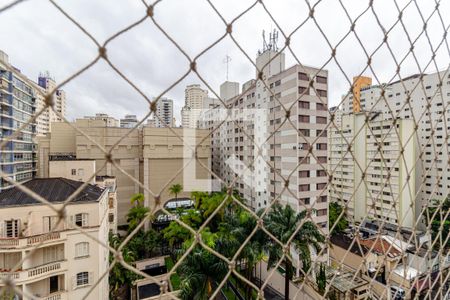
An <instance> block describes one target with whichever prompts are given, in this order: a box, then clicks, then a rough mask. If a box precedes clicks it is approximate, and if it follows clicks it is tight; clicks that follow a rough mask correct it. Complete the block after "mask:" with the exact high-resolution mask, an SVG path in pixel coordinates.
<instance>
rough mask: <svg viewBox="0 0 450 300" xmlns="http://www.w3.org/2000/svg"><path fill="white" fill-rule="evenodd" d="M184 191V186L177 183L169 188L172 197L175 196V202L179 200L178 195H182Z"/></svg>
mask: <svg viewBox="0 0 450 300" xmlns="http://www.w3.org/2000/svg"><path fill="white" fill-rule="evenodd" d="M182 190H183V186H182V185H181V184H179V183H176V184H174V185H172V186H171V187H170V188H169V193H170V194H171V195H175V200H176V199H177V198H178V194H179V193H181V191H182Z"/></svg>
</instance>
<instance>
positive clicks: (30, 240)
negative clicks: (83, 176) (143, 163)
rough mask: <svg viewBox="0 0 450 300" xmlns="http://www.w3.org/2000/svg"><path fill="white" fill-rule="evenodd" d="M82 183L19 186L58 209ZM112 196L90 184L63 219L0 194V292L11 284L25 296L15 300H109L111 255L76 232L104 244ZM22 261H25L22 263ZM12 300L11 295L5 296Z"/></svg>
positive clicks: (17, 193) (21, 196)
mask: <svg viewBox="0 0 450 300" xmlns="http://www.w3.org/2000/svg"><path fill="white" fill-rule="evenodd" d="M82 184H83V182H79V181H73V180H69V179H65V178H45V179H33V180H30V181H28V182H26V183H24V184H23V185H24V186H25V187H26V188H28V189H30V190H31V191H33V192H34V193H36V194H38V195H39V196H41V197H43V198H44V199H45V200H47V201H48V202H50V203H51V204H52V205H53V206H54V207H55V208H56V209H60V208H61V207H62V206H63V202H64V201H65V200H66V199H67V198H68V197H69V196H70V195H71V194H72V193H74V192H75V191H76V190H77V188H79V187H80V186H81V185H82ZM109 193H110V190H109V189H107V188H102V187H99V186H96V185H92V184H89V185H87V186H86V187H85V188H84V190H83V191H82V192H81V193H79V194H78V195H77V196H76V197H75V198H74V199H73V200H72V201H71V202H70V203H69V204H68V205H67V206H66V211H65V213H66V216H67V217H66V218H65V219H64V220H62V221H59V220H58V217H57V213H56V212H55V211H54V210H53V209H51V208H49V207H48V206H46V205H43V204H42V203H41V202H38V201H37V200H36V199H34V198H32V197H30V196H29V195H28V194H26V193H24V192H22V191H21V190H19V189H18V188H15V187H14V188H11V189H8V190H6V191H3V192H1V193H0V211H1V213H0V226H1V227H0V229H1V230H0V234H1V239H0V258H1V259H0V264H1V266H0V286H2V285H4V282H3V280H2V279H5V278H10V279H13V280H14V283H15V285H16V287H17V288H18V289H20V290H21V291H22V292H23V296H20V295H17V296H16V297H17V298H14V299H46V300H55V299H82V298H83V296H85V294H86V293H87V292H88V291H89V289H90V288H91V287H92V286H93V285H94V284H97V285H96V287H95V288H94V289H93V291H92V292H91V294H90V295H89V296H88V298H87V299H108V276H106V277H104V278H103V279H102V280H100V282H98V283H96V282H97V281H98V280H99V278H100V277H101V276H102V274H103V273H104V272H106V271H107V270H108V266H109V260H108V256H109V251H108V249H106V248H104V247H103V246H101V245H100V244H99V243H97V242H96V241H94V240H92V239H90V238H89V237H88V236H86V235H85V234H82V233H81V232H79V231H78V230H76V229H75V227H74V226H75V225H76V226H79V227H82V228H83V229H84V230H85V231H86V232H87V234H88V235H90V236H92V237H93V238H96V239H99V240H101V241H104V242H105V243H106V242H107V241H108V232H109V230H110V227H109V222H108V213H109V208H108V203H109ZM25 257H27V259H25V260H23V261H22V259H24V258H25ZM7 293H10V296H11V297H13V296H14V291H13V290H7Z"/></svg>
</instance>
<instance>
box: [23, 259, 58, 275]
mask: <svg viewBox="0 0 450 300" xmlns="http://www.w3.org/2000/svg"><path fill="white" fill-rule="evenodd" d="M62 263H63V261H59V262H55V263H49V264H46V265H43V266H40V267H35V268H32V269H30V270H28V278H33V277H37V276H40V275H45V274H47V273H50V272H52V271H56V270H60V269H61V266H62Z"/></svg>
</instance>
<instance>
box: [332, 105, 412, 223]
mask: <svg viewBox="0 0 450 300" xmlns="http://www.w3.org/2000/svg"><path fill="white" fill-rule="evenodd" d="M366 120H368V118H367V116H366V114H365V113H363V112H361V113H352V114H345V115H343V116H342V120H341V122H340V125H339V126H338V127H331V128H330V129H329V130H328V132H329V134H328V138H329V141H328V145H329V153H328V156H329V165H328V167H329V172H330V174H333V177H332V180H331V182H330V185H329V191H328V197H329V200H330V201H334V202H338V203H340V204H341V205H342V206H343V207H346V214H347V218H348V219H349V220H351V221H352V222H357V223H362V222H363V221H364V220H370V219H377V220H379V221H384V222H386V223H389V224H394V225H398V226H400V227H406V228H413V226H414V223H415V220H416V219H417V217H418V214H419V213H420V207H419V208H417V209H416V203H415V202H416V201H415V195H416V191H417V187H418V184H419V183H418V182H416V180H417V179H418V178H417V177H416V176H417V174H418V173H419V170H418V169H416V168H415V162H416V160H417V148H418V145H417V140H416V136H415V134H414V121H413V120H407V119H397V120H396V122H395V124H393V123H392V121H388V120H385V119H383V118H380V116H379V114H377V113H375V112H373V113H371V114H369V121H368V122H366ZM393 126H395V128H393ZM349 149H351V150H350V151H349Z"/></svg>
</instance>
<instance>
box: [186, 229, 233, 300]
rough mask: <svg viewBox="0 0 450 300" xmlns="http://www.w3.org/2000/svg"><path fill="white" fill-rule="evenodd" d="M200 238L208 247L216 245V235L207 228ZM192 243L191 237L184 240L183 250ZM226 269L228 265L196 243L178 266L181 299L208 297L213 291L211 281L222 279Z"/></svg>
mask: <svg viewBox="0 0 450 300" xmlns="http://www.w3.org/2000/svg"><path fill="white" fill-rule="evenodd" d="M201 238H202V240H203V242H204V243H205V244H206V245H207V246H208V247H210V248H213V249H214V248H215V247H216V241H217V238H218V235H217V233H212V232H210V230H209V228H205V229H204V230H203V231H202V232H201ZM192 243H193V239H192V238H191V239H189V240H187V241H185V242H184V244H183V250H184V251H186V250H187V249H188V248H189V247H190V246H191V245H192ZM180 255H182V253H180ZM227 270H228V266H227V264H226V263H225V262H224V261H223V260H221V259H220V258H218V257H217V256H216V255H214V254H212V253H210V252H209V251H208V250H206V249H204V248H203V247H202V246H200V245H196V246H195V247H194V249H193V250H192V251H191V253H189V255H188V256H186V258H185V259H184V260H183V261H182V262H181V264H180V266H179V268H178V273H179V275H180V277H181V282H180V297H181V299H189V300H191V299H201V300H203V299H209V298H210V297H211V295H212V293H213V283H214V282H216V281H220V280H222V279H223V277H224V276H225V273H226V272H227Z"/></svg>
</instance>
